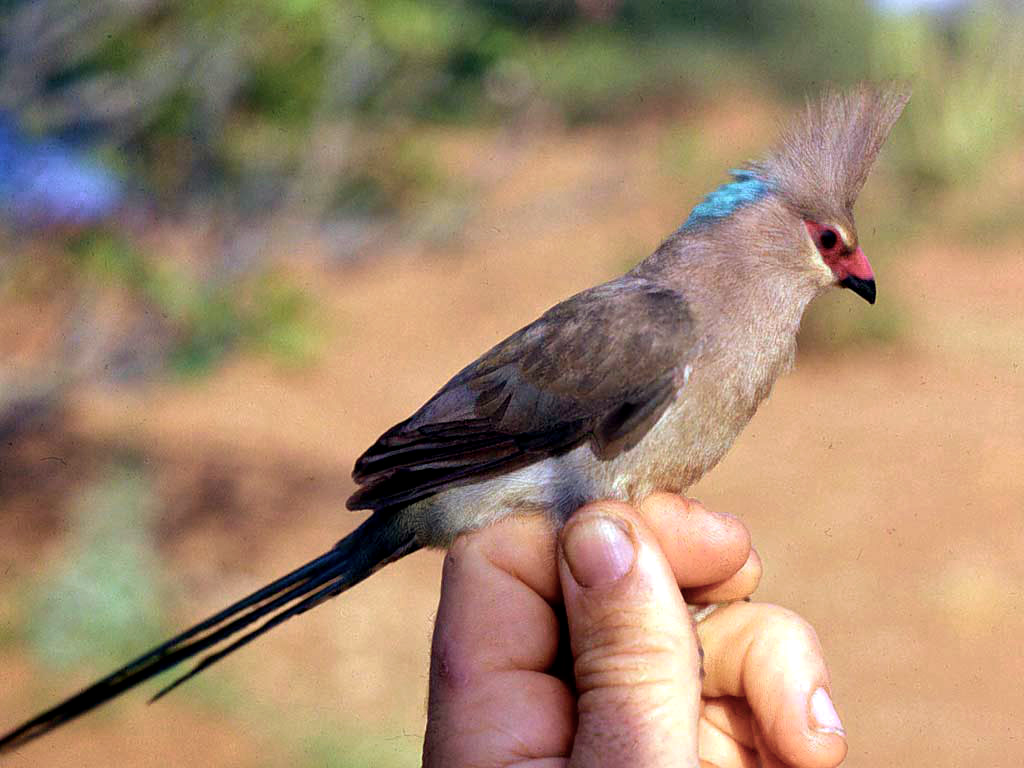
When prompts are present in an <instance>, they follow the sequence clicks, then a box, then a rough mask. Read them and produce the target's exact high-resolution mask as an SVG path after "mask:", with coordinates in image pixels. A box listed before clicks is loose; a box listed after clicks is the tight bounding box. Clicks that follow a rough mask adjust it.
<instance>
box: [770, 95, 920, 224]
mask: <svg viewBox="0 0 1024 768" xmlns="http://www.w3.org/2000/svg"><path fill="white" fill-rule="evenodd" d="M909 99H910V89H909V87H907V86H905V85H902V84H895V83H893V84H885V85H874V84H869V83H864V84H861V85H860V86H858V87H857V88H854V89H852V90H849V91H845V92H844V91H837V90H832V89H829V90H826V91H825V92H824V93H823V94H822V95H821V96H820V97H818V98H817V99H813V100H812V99H809V100H808V102H807V106H806V108H805V109H804V111H803V113H802V114H801V115H800V116H799V117H798V118H797V119H796V120H794V121H793V122H792V123H791V124H790V125H789V127H788V128H787V129H785V130H784V131H783V132H782V136H781V138H780V140H779V142H778V143H777V145H776V147H775V149H773V150H771V151H770V152H768V153H767V154H766V155H765V156H764V157H763V158H762V159H761V160H759V161H757V162H755V163H752V164H751V166H750V170H751V171H753V173H755V174H756V175H757V176H759V177H761V178H763V179H764V180H766V182H767V183H769V184H771V186H773V187H774V188H775V189H776V190H777V191H778V193H779V194H780V195H781V196H782V198H783V199H784V200H785V201H786V202H787V203H789V205H791V206H792V207H793V208H795V209H796V210H798V211H800V212H802V213H809V212H814V211H820V210H823V209H824V210H827V211H846V212H849V211H851V210H852V208H853V204H854V202H855V201H856V200H857V195H859V194H860V190H861V188H862V187H863V186H864V182H865V181H866V180H867V177H868V172H869V171H870V170H871V166H872V164H874V162H875V158H876V157H877V156H878V152H879V150H880V149H881V148H882V144H884V143H885V140H886V138H887V137H888V135H889V132H890V131H891V130H892V127H893V124H894V123H895V122H896V120H897V119H898V118H899V116H900V114H901V113H902V112H903V108H904V107H905V106H906V104H907V101H908V100H909Z"/></svg>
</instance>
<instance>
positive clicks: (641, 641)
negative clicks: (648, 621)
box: [575, 626, 698, 691]
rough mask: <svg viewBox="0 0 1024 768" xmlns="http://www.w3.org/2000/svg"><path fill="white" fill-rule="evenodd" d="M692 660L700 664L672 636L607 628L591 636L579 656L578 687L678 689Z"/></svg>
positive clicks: (577, 667)
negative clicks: (685, 668) (682, 672)
mask: <svg viewBox="0 0 1024 768" xmlns="http://www.w3.org/2000/svg"><path fill="white" fill-rule="evenodd" d="M690 656H693V659H692V663H693V664H697V663H698V662H697V660H696V655H695V654H693V653H692V652H689V649H688V648H687V647H686V645H685V644H684V643H683V641H682V639H681V638H680V637H679V636H677V635H675V634H673V633H672V632H668V631H657V630H648V629H638V628H636V627H632V626H630V627H627V628H623V627H614V626H612V627H604V628H601V629H600V630H598V631H596V632H593V633H591V635H590V636H589V637H588V638H586V643H585V647H584V648H583V649H582V650H581V651H580V652H578V653H577V655H576V660H575V672H576V684H577V686H578V687H579V689H580V690H581V691H585V690H598V689H608V688H628V689H642V688H649V687H652V686H661V685H676V684H678V682H679V677H680V671H681V668H682V666H683V665H684V664H686V663H687V661H686V660H687V659H688V658H689V657H690Z"/></svg>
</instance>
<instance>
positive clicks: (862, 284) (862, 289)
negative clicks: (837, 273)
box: [839, 275, 877, 304]
mask: <svg viewBox="0 0 1024 768" xmlns="http://www.w3.org/2000/svg"><path fill="white" fill-rule="evenodd" d="M839 284H840V285H841V286H843V288H849V289H850V290H851V291H853V292H854V293H856V294H857V295H858V296H860V297H861V298H862V299H864V301H866V302H867V303H868V304H874V303H875V296H876V295H877V292H876V291H875V281H874V280H872V279H868V280H864V279H863V278H860V277H854V276H853V275H848V276H847V277H844V278H843V279H842V280H841V281H840V283H839Z"/></svg>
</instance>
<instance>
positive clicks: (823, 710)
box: [811, 688, 846, 736]
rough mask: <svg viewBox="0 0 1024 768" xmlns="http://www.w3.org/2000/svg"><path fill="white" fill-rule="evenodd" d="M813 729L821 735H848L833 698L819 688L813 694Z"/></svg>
mask: <svg viewBox="0 0 1024 768" xmlns="http://www.w3.org/2000/svg"><path fill="white" fill-rule="evenodd" d="M811 727H812V728H814V730H816V731H818V732H819V733H838V734H839V735H840V736H845V735H846V731H844V730H843V723H842V721H840V719H839V713H838V712H836V708H835V705H833V704H832V697H831V696H829V695H828V691H826V690H825V689H824V688H819V689H818V690H816V691H815V692H814V693H813V694H811Z"/></svg>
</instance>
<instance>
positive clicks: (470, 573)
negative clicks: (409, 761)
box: [424, 516, 575, 766]
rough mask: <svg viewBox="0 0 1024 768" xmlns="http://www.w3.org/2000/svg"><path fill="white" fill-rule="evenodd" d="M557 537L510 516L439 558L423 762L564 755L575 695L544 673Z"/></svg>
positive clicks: (555, 634)
mask: <svg viewBox="0 0 1024 768" xmlns="http://www.w3.org/2000/svg"><path fill="white" fill-rule="evenodd" d="M555 557H556V552H555V535H554V531H553V530H552V527H551V525H550V524H549V523H548V522H547V520H546V519H545V518H543V517H540V516H538V517H532V518H514V519H509V520H506V521H503V522H501V523H498V524H496V525H494V526H491V527H489V528H486V529H484V530H482V531H480V532H478V533H476V534H474V535H472V536H465V537H461V538H460V539H459V540H458V541H456V543H455V545H454V546H453V547H452V549H451V551H450V552H449V553H448V556H447V557H446V558H445V566H444V577H443V583H442V591H441V602H440V605H439V607H438V614H437V622H436V624H435V627H434V640H433V644H432V648H431V663H430V670H431V671H430V702H429V707H428V709H429V717H428V722H427V734H426V740H425V744H424V764H425V765H428V766H429V765H438V766H441V765H467V764H471V765H480V764H495V765H503V764H507V763H511V762H514V761H518V760H528V759H534V758H540V757H553V756H559V755H568V754H569V750H570V749H571V746H572V736H573V728H574V717H575V702H574V699H573V696H572V693H571V691H570V690H569V688H568V687H567V686H566V685H565V683H563V682H562V681H561V680H559V679H558V678H556V677H554V676H552V675H549V674H546V673H545V671H546V670H548V669H549V668H550V667H551V666H552V665H553V664H554V662H555V657H556V654H557V651H558V638H559V624H558V617H557V616H556V614H555V611H554V609H553V608H552V606H551V604H550V603H549V600H550V601H552V602H554V601H557V600H558V594H559V586H558V571H557V566H556V560H555Z"/></svg>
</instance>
